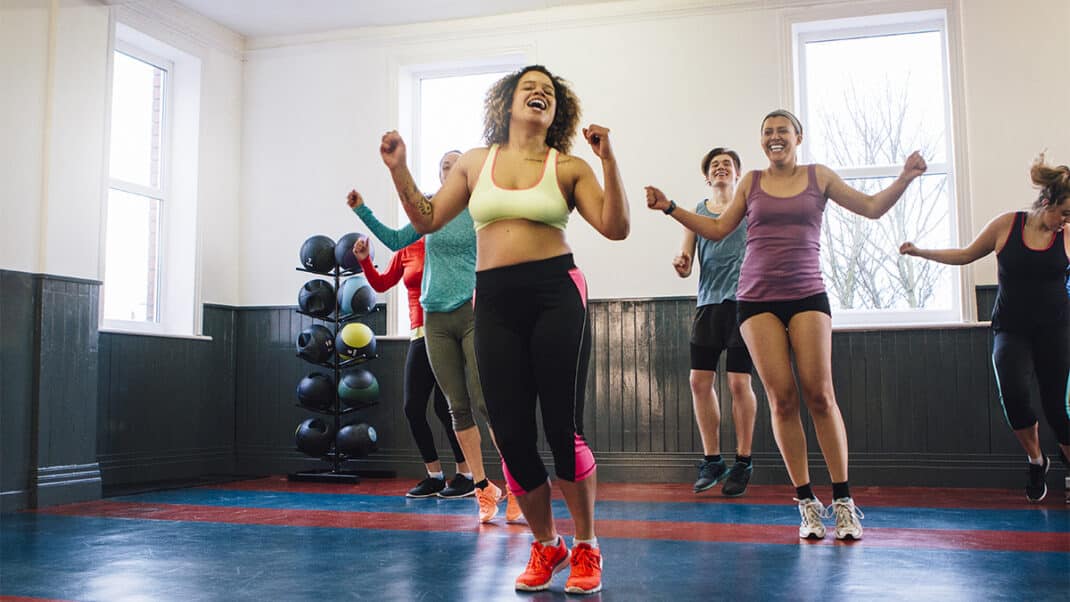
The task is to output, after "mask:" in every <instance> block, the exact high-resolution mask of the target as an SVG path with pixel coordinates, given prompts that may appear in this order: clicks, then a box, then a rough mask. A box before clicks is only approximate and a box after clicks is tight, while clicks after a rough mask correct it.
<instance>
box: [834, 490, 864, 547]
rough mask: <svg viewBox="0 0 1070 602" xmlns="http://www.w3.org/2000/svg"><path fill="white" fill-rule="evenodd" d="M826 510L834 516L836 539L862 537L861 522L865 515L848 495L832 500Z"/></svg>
mask: <svg viewBox="0 0 1070 602" xmlns="http://www.w3.org/2000/svg"><path fill="white" fill-rule="evenodd" d="M826 512H831V513H832V515H833V516H834V517H835V518H836V539H856V540H857V539H862V522H861V521H860V519H863V518H865V517H866V515H865V514H862V511H861V510H859V509H858V507H857V506H855V502H854V500H852V499H851V498H849V497H845V498H840V499H838V500H833V501H832V505H831V506H829V507H828V510H827V511H826Z"/></svg>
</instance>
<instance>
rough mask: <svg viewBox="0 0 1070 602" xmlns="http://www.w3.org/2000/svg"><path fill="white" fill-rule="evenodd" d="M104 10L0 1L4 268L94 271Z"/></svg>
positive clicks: (84, 4)
mask: <svg viewBox="0 0 1070 602" xmlns="http://www.w3.org/2000/svg"><path fill="white" fill-rule="evenodd" d="M107 35H108V10H107V8H105V7H102V6H101V5H99V4H98V3H97V2H93V1H91V0H87V1H78V0H64V1H63V2H59V3H57V6H56V10H55V11H53V10H51V7H50V3H48V2H44V1H39V2H13V3H11V4H10V5H8V4H5V5H4V7H3V9H0V81H3V82H4V93H3V94H2V95H0V96H2V99H0V124H2V125H3V128H2V130H3V132H4V136H3V145H2V150H0V200H2V213H3V214H2V216H0V239H2V240H0V250H2V253H0V268H4V269H14V270H21V271H28V272H49V273H53V274H59V275H65V276H75V277H82V278H91V279H95V278H96V277H97V261H96V253H97V250H98V246H99V230H100V195H101V179H100V177H101V170H102V162H103V156H104V140H103V130H104V108H103V107H104V99H105V95H104V90H105V86H106V81H107V68H106V65H107V47H108V39H107Z"/></svg>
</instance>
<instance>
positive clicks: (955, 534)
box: [38, 501, 1070, 553]
mask: <svg viewBox="0 0 1070 602" xmlns="http://www.w3.org/2000/svg"><path fill="white" fill-rule="evenodd" d="M38 513H41V514H58V515H64V516H93V517H105V518H128V519H143V520H170V521H185V522H207V523H228V524H243V525H276V526H288V527H333V528H345V529H385V530H391V531H438V532H479V531H480V530H482V529H500V528H503V523H502V522H501V521H500V520H499V521H498V522H496V523H491V524H488V525H483V526H480V525H478V524H477V523H476V522H475V519H474V518H473V517H470V516H448V515H427V514H412V513H391V512H334V511H326V510H274V509H260V508H232V507H228V508H224V507H217V506H196V505H170V504H166V505H164V504H139V503H132V502H109V501H95V502H82V503H78V504H68V505H65V506H55V507H51V508H45V509H43V510H39V511H38ZM557 525H558V528H559V529H561V531H562V532H564V533H572V532H573V525H572V521H570V520H558V521H557ZM505 527H506V528H508V529H510V530H515V531H518V532H527V527H526V526H525V525H508V526H505ZM597 530H598V534H599V536H602V537H618V538H628V539H666V540H674V541H707V542H731V543H755V544H784V545H798V544H800V543H803V544H806V543H808V542H800V540H799V538H798V535H797V532H796V527H795V526H794V525H790V526H789V525H784V526H780V525H744V524H734V523H689V522H666V521H625V520H600V521H597ZM833 543H837V544H839V545H865V546H875V547H881V548H923V549H930V550H932V549H937V550H995V551H1020V552H1068V553H1070V537H1068V536H1067V534H1066V533H1048V532H1020V531H1014V532H1010V531H962V530H949V529H886V528H885V529H882V528H870V529H866V538H865V540H864V541H863V542H851V543H843V542H836V541H835V540H834V538H833V537H832V535H831V530H830V534H829V536H828V537H827V538H826V539H825V540H822V541H821V542H817V545H822V544H824V545H831V544H833Z"/></svg>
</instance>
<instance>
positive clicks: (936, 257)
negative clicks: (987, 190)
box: [899, 213, 1014, 265]
mask: <svg viewBox="0 0 1070 602" xmlns="http://www.w3.org/2000/svg"><path fill="white" fill-rule="evenodd" d="M1013 226H1014V214H1013V213H1004V214H1003V215H1000V216H997V217H996V218H995V219H993V220H992V221H990V222H988V225H987V226H985V227H984V230H981V233H980V234H978V235H977V238H974V239H973V242H971V243H970V244H969V246H967V247H966V248H963V249H919V248H918V247H916V246H914V243H912V242H905V243H903V244H902V245H900V246H899V252H900V253H902V254H903V255H910V256H912V257H921V258H922V259H928V260H929V261H935V262H937V263H946V264H947V265H966V264H968V263H973V262H975V261H977V260H978V259H980V258H982V257H984V256H985V255H988V254H989V253H991V252H993V251H997V250H998V249H997V247H999V248H1002V243H1003V242H1004V241H1006V240H1007V234H1009V233H1010V231H1011V228H1012V227H1013Z"/></svg>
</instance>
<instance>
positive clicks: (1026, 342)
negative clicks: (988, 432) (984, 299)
mask: <svg viewBox="0 0 1070 602" xmlns="http://www.w3.org/2000/svg"><path fill="white" fill-rule="evenodd" d="M1067 330H1068V326H1067V325H1062V326H1060V327H1054V328H1052V327H1047V326H1046V327H1044V328H1043V329H1041V328H1036V329H1035V330H1034V331H1033V332H1032V333H1030V334H1028V335H1026V334H1021V333H1018V332H1007V331H996V332H995V341H994V343H993V345H992V365H993V366H994V367H995V369H996V386H997V387H998V388H999V397H1000V401H1001V402H1002V403H1003V413H1004V414H1005V415H1006V417H1007V422H1009V423H1010V425H1011V428H1012V429H1014V430H1019V429H1023V428H1027V427H1031V426H1033V425H1034V424H1036V423H1037V417H1036V414H1034V413H1033V409H1032V407H1030V404H1029V380H1030V378H1029V376H1030V374H1031V373H1034V372H1035V374H1036V378H1037V384H1038V385H1039V388H1040V406H1041V408H1043V410H1044V416H1045V417H1046V418H1047V420H1048V425H1049V426H1050V427H1051V429H1052V431H1053V432H1054V433H1055V439H1056V440H1058V441H1059V443H1062V444H1063V445H1070V415H1068V412H1070V405H1068V400H1067V396H1068V394H1070V375H1068V373H1070V338H1068V337H1067Z"/></svg>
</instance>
